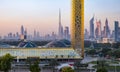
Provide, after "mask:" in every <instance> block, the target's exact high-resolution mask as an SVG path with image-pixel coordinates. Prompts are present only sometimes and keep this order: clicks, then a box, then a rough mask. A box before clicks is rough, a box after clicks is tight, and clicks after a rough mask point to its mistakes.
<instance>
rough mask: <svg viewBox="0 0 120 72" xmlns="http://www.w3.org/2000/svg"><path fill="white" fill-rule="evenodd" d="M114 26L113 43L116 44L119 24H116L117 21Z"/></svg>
mask: <svg viewBox="0 0 120 72" xmlns="http://www.w3.org/2000/svg"><path fill="white" fill-rule="evenodd" d="M114 24H115V28H114V30H115V42H117V41H118V28H119V22H118V21H115V22H114Z"/></svg>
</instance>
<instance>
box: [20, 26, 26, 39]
mask: <svg viewBox="0 0 120 72" xmlns="http://www.w3.org/2000/svg"><path fill="white" fill-rule="evenodd" d="M24 32H25V31H24V27H23V25H22V26H21V34H20V39H21V40H24Z"/></svg>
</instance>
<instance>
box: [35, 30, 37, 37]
mask: <svg viewBox="0 0 120 72" xmlns="http://www.w3.org/2000/svg"><path fill="white" fill-rule="evenodd" d="M36 37H37V32H36V30H34V38H35V39H36Z"/></svg>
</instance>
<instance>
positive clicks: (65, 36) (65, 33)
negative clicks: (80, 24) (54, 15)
mask: <svg viewBox="0 0 120 72" xmlns="http://www.w3.org/2000/svg"><path fill="white" fill-rule="evenodd" d="M64 38H65V39H68V40H69V27H68V26H66V27H65V30H64Z"/></svg>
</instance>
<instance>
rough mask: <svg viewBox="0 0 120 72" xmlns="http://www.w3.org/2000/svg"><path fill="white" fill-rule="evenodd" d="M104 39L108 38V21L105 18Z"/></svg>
mask: <svg viewBox="0 0 120 72" xmlns="http://www.w3.org/2000/svg"><path fill="white" fill-rule="evenodd" d="M105 37H107V38H110V28H109V25H108V19H107V18H106V21H105Z"/></svg>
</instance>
